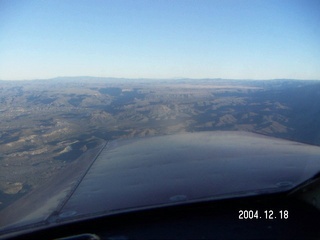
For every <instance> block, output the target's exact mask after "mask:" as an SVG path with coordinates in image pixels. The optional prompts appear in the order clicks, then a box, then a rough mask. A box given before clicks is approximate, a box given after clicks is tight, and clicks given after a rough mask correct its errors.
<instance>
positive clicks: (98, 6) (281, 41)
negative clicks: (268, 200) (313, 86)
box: [0, 0, 320, 80]
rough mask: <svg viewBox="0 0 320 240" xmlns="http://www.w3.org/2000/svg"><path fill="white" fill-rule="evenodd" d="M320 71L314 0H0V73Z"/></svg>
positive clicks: (6, 76) (262, 74)
mask: <svg viewBox="0 0 320 240" xmlns="http://www.w3.org/2000/svg"><path fill="white" fill-rule="evenodd" d="M57 76H101V77H130V78H139V77H144V78H172V77H174V78H176V77H189V78H239V79H244V78H252V79H270V78H297V79H320V1H319V0H314V1H311V0H310V1H309V0H301V1H295V0H288V1H286V0H276V1H273V0H263V1H259V0H254V1H249V0H248V1H245V0H244V1H242V0H230V1H229V0H221V1H214V0H212V1H202V0H195V1H178V0H169V1H162V0H157V1H152V0H149V1H133V0H132V1H121V0H115V1H94V0H87V1H83V0H69V1H68V0H66V1H62V0H53V1H50V0H44V1H40V0H37V1H31V0H27V1H24V0H19V1H16V0H0V79H2V80H11V79H35V78H51V77H57Z"/></svg>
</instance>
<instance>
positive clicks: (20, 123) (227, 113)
mask: <svg viewBox="0 0 320 240" xmlns="http://www.w3.org/2000/svg"><path fill="white" fill-rule="evenodd" d="M0 113H1V114H0V121H1V124H0V153H1V154H0V167H1V174H0V192H1V193H0V202H1V203H2V204H1V205H0V208H4V207H5V206H7V205H8V204H10V203H11V202H12V201H14V200H15V199H17V198H19V197H21V196H22V195H24V194H26V193H28V192H30V191H32V190H33V189H36V188H37V187H38V186H40V185H41V184H42V182H44V181H47V180H48V179H50V178H54V176H55V175H56V174H57V173H58V172H61V171H62V170H63V169H65V168H67V167H68V166H70V164H71V163H72V162H74V161H78V159H79V157H80V156H81V155H82V154H84V153H85V152H86V151H87V150H88V149H92V148H94V147H96V146H98V145H99V144H100V143H101V141H102V139H103V140H114V139H123V138H134V137H145V136H153V135H164V134H174V133H180V132H195V131H214V130H226V131H227V130H242V131H250V132H256V133H261V134H265V135H269V136H274V137H279V138H285V139H289V140H294V141H299V142H304V143H309V144H314V145H320V124H319V122H320V81H300V80H288V79H284V80H268V81H261V80H259V81H257V80H226V79H196V80H194V79H175V80H168V79H117V78H93V77H74V78H55V79H49V80H34V81H17V82H15V81H0Z"/></svg>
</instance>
